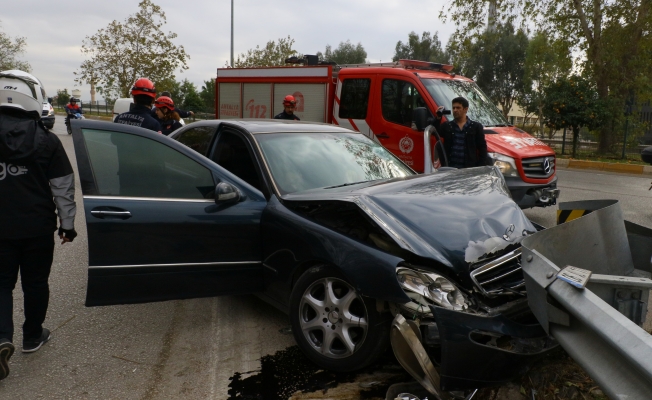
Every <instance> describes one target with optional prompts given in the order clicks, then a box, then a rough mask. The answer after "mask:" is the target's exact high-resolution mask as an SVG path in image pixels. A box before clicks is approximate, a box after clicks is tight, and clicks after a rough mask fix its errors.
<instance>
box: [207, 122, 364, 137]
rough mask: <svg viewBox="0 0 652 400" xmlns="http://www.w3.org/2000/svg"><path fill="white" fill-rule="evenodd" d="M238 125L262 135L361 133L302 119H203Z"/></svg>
mask: <svg viewBox="0 0 652 400" xmlns="http://www.w3.org/2000/svg"><path fill="white" fill-rule="evenodd" d="M221 124H227V125H236V126H239V127H241V128H243V129H245V130H247V131H248V132H249V133H251V134H253V135H260V134H265V133H292V132H296V133H306V132H324V133H328V132H339V133H359V132H355V131H352V130H350V129H346V128H341V127H339V126H336V125H332V124H325V123H320V122H302V121H287V120H281V119H242V120H232V119H228V120H224V119H222V120H219V119H216V120H210V121H202V125H209V126H212V125H221Z"/></svg>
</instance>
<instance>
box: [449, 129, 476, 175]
mask: <svg viewBox="0 0 652 400" xmlns="http://www.w3.org/2000/svg"><path fill="white" fill-rule="evenodd" d="M451 125H452V126H453V143H452V145H451V154H450V157H449V160H448V163H449V164H450V166H451V167H455V168H464V153H465V152H466V139H465V138H464V136H465V135H466V130H467V129H468V128H469V125H471V120H470V119H468V118H467V119H466V123H465V124H464V126H463V127H462V129H460V126H459V125H458V124H457V122H455V121H452V123H451Z"/></svg>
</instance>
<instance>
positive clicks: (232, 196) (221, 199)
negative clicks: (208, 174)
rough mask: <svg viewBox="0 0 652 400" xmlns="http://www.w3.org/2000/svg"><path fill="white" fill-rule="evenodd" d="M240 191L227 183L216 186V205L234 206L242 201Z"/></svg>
mask: <svg viewBox="0 0 652 400" xmlns="http://www.w3.org/2000/svg"><path fill="white" fill-rule="evenodd" d="M241 197H242V196H241V195H240V191H239V190H238V189H237V188H236V187H235V186H233V185H231V184H230V183H227V182H220V183H218V184H217V185H216V186H215V204H217V205H223V204H233V203H237V202H238V201H240V198H241Z"/></svg>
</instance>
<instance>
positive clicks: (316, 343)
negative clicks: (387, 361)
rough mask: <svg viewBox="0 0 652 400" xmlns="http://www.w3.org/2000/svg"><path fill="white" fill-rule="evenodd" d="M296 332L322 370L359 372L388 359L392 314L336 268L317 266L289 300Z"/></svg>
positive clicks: (293, 291)
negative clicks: (380, 309) (381, 358)
mask: <svg viewBox="0 0 652 400" xmlns="http://www.w3.org/2000/svg"><path fill="white" fill-rule="evenodd" d="M290 320H291V321H290V322H291V325H292V332H293V334H294V338H295V340H296V341H297V343H298V345H299V347H300V348H301V349H302V350H303V352H304V353H305V354H306V356H308V358H309V359H311V360H312V361H313V362H315V363H316V364H317V365H319V366H320V367H322V368H325V369H328V370H332V371H341V372H347V371H354V370H358V369H360V368H363V367H365V366H367V365H369V364H371V363H372V362H373V361H375V360H376V358H377V357H378V356H379V355H381V354H383V352H384V351H385V349H386V348H387V345H388V343H389V329H390V326H391V315H389V313H380V312H378V311H377V310H376V301H375V300H373V299H370V298H366V297H362V296H360V295H359V294H358V293H357V292H356V291H355V289H354V288H353V286H352V285H351V284H350V283H348V282H347V281H346V278H345V277H344V276H343V275H342V273H341V272H339V271H338V270H337V269H335V268H331V267H327V266H317V267H312V268H310V269H309V270H307V271H306V272H304V273H303V275H301V277H300V278H299V279H298V280H297V282H296V284H295V286H294V288H293V290H292V295H291V297H290Z"/></svg>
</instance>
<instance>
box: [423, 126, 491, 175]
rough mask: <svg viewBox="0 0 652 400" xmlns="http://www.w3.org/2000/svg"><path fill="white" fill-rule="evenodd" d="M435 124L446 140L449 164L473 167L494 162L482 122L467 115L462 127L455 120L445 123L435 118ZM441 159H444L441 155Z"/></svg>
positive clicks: (457, 166)
mask: <svg viewBox="0 0 652 400" xmlns="http://www.w3.org/2000/svg"><path fill="white" fill-rule="evenodd" d="M433 125H434V126H435V128H437V131H438V132H439V135H440V136H441V138H442V139H443V141H444V149H445V150H446V156H447V158H448V166H450V167H455V168H471V167H480V166H483V165H491V164H492V163H491V160H490V159H489V156H488V154H487V142H486V140H485V138H484V128H483V126H482V124H481V123H479V122H477V121H472V120H471V119H470V118H468V117H467V121H466V124H464V127H463V128H462V129H460V127H459V125H457V122H455V120H452V121H446V122H444V123H441V120H439V121H437V120H435V121H434V123H433ZM438 149H439V147H438ZM440 159H443V157H442V156H441V155H440Z"/></svg>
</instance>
